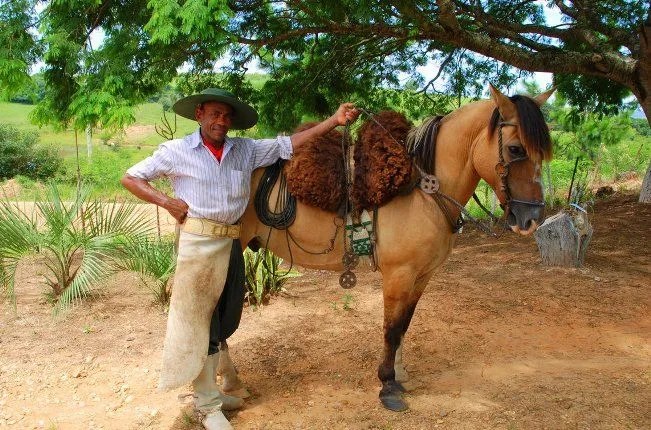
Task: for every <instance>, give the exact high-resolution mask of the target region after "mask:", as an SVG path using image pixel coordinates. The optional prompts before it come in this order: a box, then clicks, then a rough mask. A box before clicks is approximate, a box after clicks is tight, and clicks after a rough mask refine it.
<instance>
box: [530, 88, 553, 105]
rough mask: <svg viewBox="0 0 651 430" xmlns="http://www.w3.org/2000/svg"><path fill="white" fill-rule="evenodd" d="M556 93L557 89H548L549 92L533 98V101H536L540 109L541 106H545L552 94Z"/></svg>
mask: <svg viewBox="0 0 651 430" xmlns="http://www.w3.org/2000/svg"><path fill="white" fill-rule="evenodd" d="M554 91H556V87H551V88H550V89H548V90H547V91H545V92H544V93H541V94H538V95H537V96H536V97H534V98H533V101H535V102H536V104H537V105H538V107H540V106H542V105H544V104H545V102H546V101H547V99H548V98H549V97H550V96H551V95H552V94H554Z"/></svg>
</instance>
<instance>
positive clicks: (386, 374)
mask: <svg viewBox="0 0 651 430" xmlns="http://www.w3.org/2000/svg"><path fill="white" fill-rule="evenodd" d="M413 287H414V278H413V277H411V276H409V275H408V274H407V275H400V274H392V275H390V276H387V275H385V276H384V359H383V361H382V363H380V366H379V368H378V378H380V381H382V389H381V390H380V401H381V402H382V405H383V406H384V407H385V408H387V409H389V410H392V411H396V412H400V411H405V410H407V409H408V406H407V404H406V403H405V401H404V400H403V399H402V394H403V393H404V391H405V389H404V387H403V386H402V384H400V382H398V381H396V371H395V360H396V352H397V350H398V348H399V347H400V344H401V342H402V338H403V335H404V332H405V329H406V327H408V326H409V320H410V319H411V315H413V309H410V306H409V305H408V300H409V296H410V295H411V291H412V289H413Z"/></svg>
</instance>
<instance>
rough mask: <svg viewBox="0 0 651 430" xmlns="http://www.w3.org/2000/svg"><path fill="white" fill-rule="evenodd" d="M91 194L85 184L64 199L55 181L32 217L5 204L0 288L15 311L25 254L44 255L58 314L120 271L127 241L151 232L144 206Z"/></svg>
mask: <svg viewBox="0 0 651 430" xmlns="http://www.w3.org/2000/svg"><path fill="white" fill-rule="evenodd" d="M89 193H90V189H89V188H88V187H82V188H81V189H80V191H79V193H78V195H77V196H76V198H75V199H74V201H72V202H64V201H62V199H61V196H60V194H59V190H58V188H57V186H56V185H55V184H51V185H50V186H49V187H48V190H47V193H46V199H45V201H42V202H37V203H35V210H34V211H33V212H32V213H31V214H29V215H28V214H26V213H25V212H24V211H22V210H21V209H20V208H19V207H18V205H16V204H13V203H11V202H9V201H6V200H5V201H3V202H1V203H0V289H4V290H5V291H6V294H7V295H8V297H9V299H10V301H11V302H12V305H13V307H14V310H15V309H16V295H15V290H14V284H15V274H16V267H17V266H18V263H19V261H20V260H21V259H22V258H23V257H25V256H28V255H35V254H36V255H39V256H40V257H41V260H42V262H43V266H44V270H43V276H44V278H45V284H46V285H47V286H49V287H50V289H49V293H48V295H49V297H50V298H51V301H52V302H53V303H54V312H55V313H58V312H60V311H61V310H64V309H67V308H69V307H71V306H72V305H74V304H77V303H79V302H80V301H81V300H82V299H83V298H85V297H87V296H89V295H90V294H91V293H92V291H93V288H94V287H95V286H97V285H98V284H100V283H101V282H102V281H104V280H105V279H106V278H108V277H109V276H110V275H112V274H114V273H115V272H116V271H118V270H119V268H120V262H121V261H122V260H123V259H124V258H125V252H124V250H125V244H127V243H137V242H140V241H142V240H144V239H145V238H146V237H148V235H150V234H151V231H152V227H151V226H150V222H149V220H148V218H147V217H146V216H143V213H142V212H141V211H142V209H140V208H139V206H137V205H135V204H133V203H117V202H115V201H112V202H102V201H99V200H90V199H89V198H88V196H89Z"/></svg>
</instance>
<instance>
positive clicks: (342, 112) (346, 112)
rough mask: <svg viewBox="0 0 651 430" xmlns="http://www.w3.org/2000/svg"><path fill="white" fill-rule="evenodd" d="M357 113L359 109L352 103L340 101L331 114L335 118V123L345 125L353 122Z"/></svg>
mask: <svg viewBox="0 0 651 430" xmlns="http://www.w3.org/2000/svg"><path fill="white" fill-rule="evenodd" d="M359 113H360V111H359V109H355V105H354V104H353V103H342V104H341V105H339V109H337V112H335V114H334V115H333V116H334V117H335V118H336V119H337V124H339V125H346V124H352V123H354V122H355V120H356V119H357V117H358V116H359Z"/></svg>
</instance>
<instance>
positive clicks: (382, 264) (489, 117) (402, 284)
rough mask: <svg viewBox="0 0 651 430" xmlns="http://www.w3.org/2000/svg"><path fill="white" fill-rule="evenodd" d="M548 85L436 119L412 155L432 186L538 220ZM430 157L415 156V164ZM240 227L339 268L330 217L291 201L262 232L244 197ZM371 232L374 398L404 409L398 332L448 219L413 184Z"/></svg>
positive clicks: (449, 242) (447, 242)
mask: <svg viewBox="0 0 651 430" xmlns="http://www.w3.org/2000/svg"><path fill="white" fill-rule="evenodd" d="M553 91H554V90H553V89H552V90H550V91H547V92H545V93H543V94H540V95H538V96H536V97H533V98H529V97H526V96H519V95H518V96H513V97H507V96H505V95H504V94H502V93H501V92H499V91H498V90H497V89H496V88H494V87H493V86H492V85H491V86H490V92H491V99H490V100H482V101H476V102H473V103H470V104H467V105H465V106H463V107H461V108H459V109H457V110H456V111H454V112H452V113H450V114H449V115H447V116H445V117H444V118H443V119H442V121H441V123H440V127H439V132H438V138H437V141H436V142H433V141H430V142H424V143H423V145H429V148H424V149H430V151H429V152H428V151H427V150H424V151H421V152H420V153H421V154H428V153H429V154H430V155H431V154H434V160H435V163H433V164H434V166H433V167H434V171H435V174H436V177H437V178H438V183H439V189H440V191H441V192H442V193H445V194H446V195H447V196H450V197H451V198H453V199H454V200H456V201H457V202H459V203H460V204H461V205H465V204H466V202H467V201H468V200H469V199H470V197H471V196H472V194H473V192H474V190H475V188H476V187H477V185H478V183H479V180H480V179H483V180H485V181H486V182H487V183H488V184H489V185H490V186H491V187H492V188H493V190H495V192H496V194H497V196H498V198H499V201H500V203H501V204H502V205H503V206H504V208H505V218H506V220H507V223H508V225H509V227H510V228H511V230H512V231H514V232H515V233H518V234H521V235H530V234H532V233H533V232H534V231H535V230H536V228H537V227H538V225H539V223H540V220H541V218H542V216H543V208H544V199H543V189H542V185H541V164H542V161H543V160H545V159H549V158H550V157H551V141H550V138H549V130H548V128H547V124H546V123H545V121H544V118H543V116H542V114H541V111H540V106H541V105H542V104H543V103H544V102H545V101H546V100H547V99H548V98H549V96H550V95H551V94H552V92H553ZM434 145H435V147H434ZM416 161H419V160H416ZM431 161H432V160H420V162H421V164H422V165H427V163H428V162H431ZM263 170H264V169H258V170H256V171H254V172H253V178H252V183H251V186H252V189H257V186H258V184H259V182H260V179H261V177H262V174H263ZM275 187H276V188H275V190H274V191H273V192H272V196H271V199H270V201H274V200H273V199H274V195H277V192H278V184H276V186H275ZM274 193H276V194H274ZM252 200H253V199H252ZM447 211H448V212H451V213H452V214H453V215H455V216H458V215H459V209H458V207H456V206H453V205H450V206H449V207H448V208H447ZM339 221H341V220H339ZM241 225H242V230H241V236H240V241H241V242H242V245H243V246H246V245H247V244H248V243H249V242H250V241H252V240H254V239H256V238H257V239H258V241H259V243H262V245H263V246H264V247H266V248H267V249H269V250H271V251H272V252H273V253H275V254H276V255H278V256H280V257H282V258H283V259H285V260H287V261H288V260H290V259H291V260H292V261H293V263H294V264H297V265H300V266H303V267H308V268H316V269H327V270H333V271H341V270H343V269H344V264H343V263H342V257H343V255H344V251H345V249H344V240H343V237H342V236H343V235H342V234H341V228H340V227H341V224H340V223H338V222H337V216H336V215H335V214H333V213H330V212H326V211H323V210H321V209H317V208H315V207H311V206H307V205H304V204H302V203H300V202H297V209H296V218H295V221H294V223H293V224H292V225H291V226H290V227H289V228H288V231H282V230H276V229H271V230H270V227H267V226H265V225H263V224H262V223H261V222H260V220H259V219H258V217H257V215H256V211H255V208H254V203H253V201H251V202H249V205H248V207H247V209H246V211H245V213H244V215H243V217H242V218H241ZM376 231H377V237H376V241H377V242H376V256H377V261H376V264H377V269H378V270H379V271H380V272H381V275H382V280H383V299H384V324H383V329H384V355H383V360H382V362H381V363H380V365H379V367H378V377H379V379H380V381H381V383H382V389H381V391H380V395H379V397H380V401H381V403H382V405H383V406H384V407H386V408H387V409H390V410H392V411H403V410H406V409H407V408H408V406H407V404H406V403H405V401H404V400H403V399H402V393H403V392H404V387H403V386H402V383H403V382H405V381H407V380H408V377H409V375H408V374H407V372H406V370H405V366H404V363H403V361H402V345H403V342H404V337H405V334H406V332H407V329H408V328H409V324H410V322H411V319H412V316H413V314H414V310H415V308H416V304H417V303H418V300H419V299H420V297H421V295H422V293H423V291H424V289H425V287H426V285H427V284H428V282H429V281H430V279H431V278H432V275H433V273H434V271H435V269H436V268H437V267H439V266H440V265H441V264H442V263H443V262H444V261H445V260H446V258H447V257H448V256H449V255H450V252H451V250H452V248H453V246H454V243H455V240H456V237H457V235H456V234H455V233H454V232H453V228H452V227H451V224H450V221H449V216H446V214H444V211H443V210H442V209H441V207H440V206H439V205H438V204H437V203H436V202H435V200H434V199H433V198H432V196H431V195H428V194H427V193H425V192H423V191H422V190H420V189H415V190H413V191H412V192H411V193H409V194H407V195H400V196H397V197H395V198H394V199H393V200H391V201H390V202H389V203H387V204H385V205H383V206H381V207H380V208H379V209H378V213H377V224H376ZM288 234H289V235H290V238H291V240H289V238H288V236H287V235H288ZM333 241H334V242H333ZM290 246H291V249H290ZM325 250H327V251H328V252H324V251H325ZM228 363H229V364H230V363H231V362H230V359H229V360H228ZM221 373H223V374H230V375H231V376H233V377H235V378H236V376H235V373H234V372H233V369H230V372H229V371H228V369H222V372H221ZM238 382H239V381H238ZM224 383H225V384H226V385H227V386H225V387H224V388H225V389H229V388H231V389H232V388H233V384H232V383H230V382H228V381H224ZM229 385H230V387H229Z"/></svg>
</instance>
